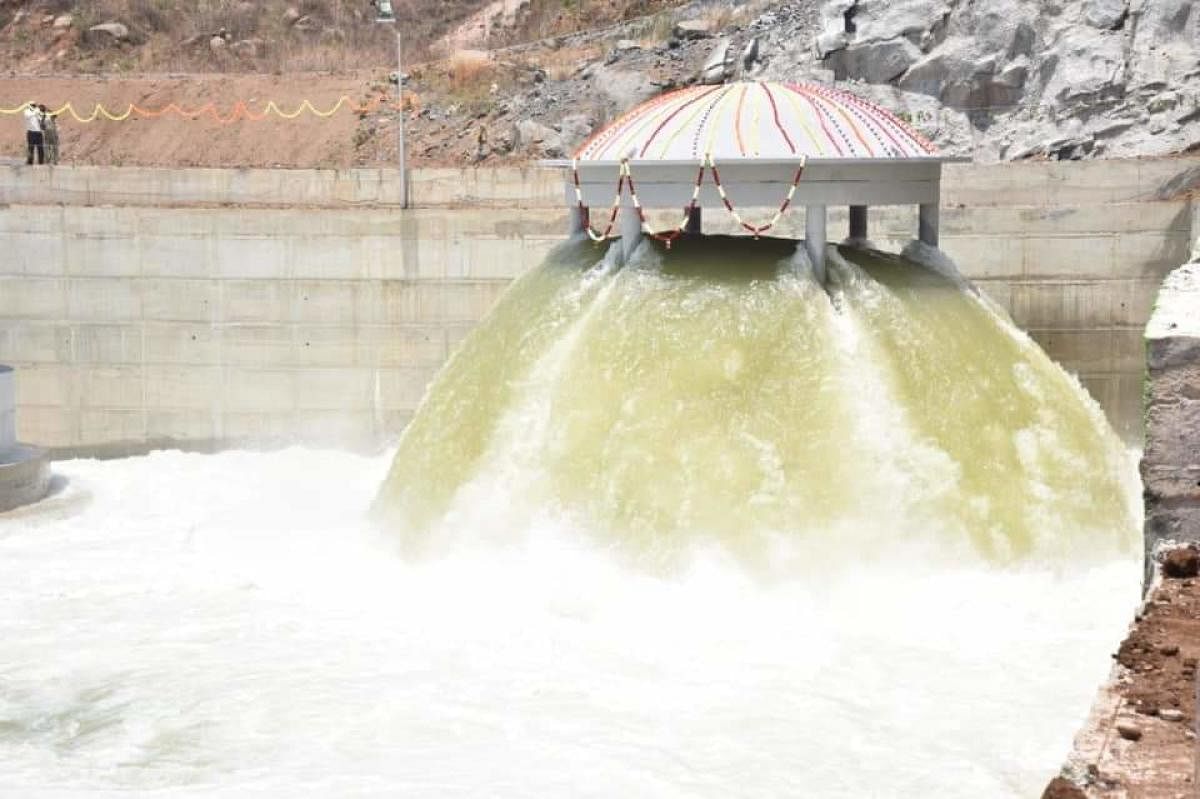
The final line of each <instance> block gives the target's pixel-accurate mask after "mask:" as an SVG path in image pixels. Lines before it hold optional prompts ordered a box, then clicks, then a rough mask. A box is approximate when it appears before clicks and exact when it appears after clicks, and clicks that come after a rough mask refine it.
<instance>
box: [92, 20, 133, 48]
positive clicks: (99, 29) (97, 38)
mask: <svg viewBox="0 0 1200 799" xmlns="http://www.w3.org/2000/svg"><path fill="white" fill-rule="evenodd" d="M88 40H89V41H92V42H96V43H100V42H109V43H118V42H124V41H128V40H129V28H128V27H126V26H125V25H124V24H123V23H120V22H102V23H100V24H99V25H93V26H92V27H90V28H88Z"/></svg>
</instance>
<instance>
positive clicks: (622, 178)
mask: <svg viewBox="0 0 1200 799" xmlns="http://www.w3.org/2000/svg"><path fill="white" fill-rule="evenodd" d="M804 164H805V159H804V157H803V156H801V157H800V165H799V166H798V167H797V168H796V174H795V176H794V177H793V178H792V185H791V187H790V188H789V189H788V193H787V197H785V198H784V200H783V204H782V205H780V206H779V210H778V211H776V212H775V215H774V216H773V217H771V221H770V222H767V223H766V224H765V225H751V224H750V223H749V222H746V221H745V220H744V219H742V216H741V214H739V213H738V212H737V210H736V209H735V208H734V207H733V203H732V202H731V201H730V199H729V195H728V194H727V193H726V192H725V187H724V186H723V185H722V184H721V173H720V172H719V171H718V170H717V162H716V160H715V159H714V158H713V157H712V154H711V153H710V154H708V155H706V156H705V157H704V158H702V159H700V171H699V172H698V173H697V174H696V183H695V185H694V186H693V187H692V199H691V200H690V201H689V202H688V204H687V206H686V207H685V208H684V213H683V220H682V221H681V222H680V223H679V225H678V226H676V227H675V228H674V229H672V230H665V231H656V230H654V229H653V228H651V227H650V223H649V222H647V221H646V211H645V209H644V208H643V207H642V202H641V200H640V199H638V195H637V187H636V185H635V184H634V182H633V172H632V171H631V170H630V168H629V159H628V158H622V159H621V166H620V167H619V168H618V170H617V195H616V198H615V199H614V200H613V204H612V208H611V209H610V211H609V215H608V224H607V225H606V226H605V228H604V232H603V233H597V232H596V231H595V230H594V229H593V228H592V225H591V222H590V221H589V220H588V219H587V216H586V215H587V206H586V205H584V204H583V188H582V186H581V185H580V181H579V159H575V160H573V161H572V162H571V177H572V180H573V181H574V184H575V203H576V205H577V207H578V209H579V213H580V215H581V216H583V227H584V230H586V231H587V234H588V237H589V238H590V239H591V240H592V241H594V242H597V243H599V242H602V241H607V240H608V239H609V238H612V231H613V228H614V227H615V226H616V222H617V214H618V213H619V212H620V209H621V192H622V191H623V190H624V188H625V184H626V183H628V184H629V196H630V198H631V200H632V201H633V208H634V211H635V212H636V213H637V215H638V221H639V222H640V223H641V227H642V231H643V232H645V233H646V235H648V236H650V237H651V238H653V239H655V240H657V241H662V242H666V245H667V249H670V248H671V243H672V242H673V241H675V239H677V238H679V237H680V236H681V235H683V233H684V232H685V231H686V229H687V224H688V221H689V219H690V218H691V215H692V212H693V211H695V210H696V208H697V207H698V203H699V200H700V190H701V188H702V187H703V185H704V173H705V171H707V170H709V169H711V170H712V176H713V183H714V184H715V185H716V187H717V193H718V194H719V195H720V196H721V202H722V203H724V205H725V209H726V210H727V211H729V214H730V215H731V216H732V217H733V221H735V222H737V223H738V225H740V226H741V227H742V228H744V229H745V230H747V231H749V232H750V233H751V234H752V235H753V236H754V238H756V239H757V238H758V237H759V236H761V235H762V234H763V233H765V232H767V231H768V230H770V229H771V228H773V227H775V225H777V224H779V220H780V219H782V218H783V215H784V214H785V213H787V210H788V208H789V207H791V204H792V198H793V197H795V195H796V188H797V187H798V186H799V185H800V178H801V177H803V175H804Z"/></svg>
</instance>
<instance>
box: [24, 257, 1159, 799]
mask: <svg viewBox="0 0 1200 799" xmlns="http://www.w3.org/2000/svg"><path fill="white" fill-rule="evenodd" d="M749 244H750V243H748V242H742V243H739V244H732V243H729V242H723V241H721V240H708V241H706V242H705V244H704V245H703V247H701V248H699V249H693V250H692V251H690V252H689V251H688V250H687V249H686V245H685V246H684V247H677V248H676V250H675V251H673V252H672V253H670V254H669V256H668V255H667V254H664V253H662V252H657V253H654V252H650V251H648V250H643V251H642V254H641V259H640V260H639V261H638V262H636V263H635V264H634V265H632V266H631V267H626V268H624V269H620V270H617V269H613V268H611V267H610V266H608V265H606V264H604V263H595V261H597V260H598V259H597V257H596V251H595V250H593V249H592V248H591V247H588V246H570V247H565V248H563V249H562V250H560V251H559V252H557V253H556V255H555V256H554V257H553V258H552V259H551V260H550V261H549V262H548V263H547V264H546V265H545V266H544V267H543V268H541V269H539V270H537V271H535V272H533V273H531V274H529V275H528V276H526V277H525V278H524V279H522V280H521V281H520V282H519V283H518V284H517V285H516V286H515V287H514V289H513V290H512V291H511V292H509V294H508V295H507V296H506V298H505V299H504V300H503V301H502V303H501V305H500V307H498V308H497V310H496V311H495V312H494V313H493V315H492V316H491V318H490V319H489V320H488V321H487V322H485V323H484V324H483V325H482V326H481V327H480V329H479V331H478V332H477V333H476V334H475V335H473V336H472V337H471V338H470V339H468V341H467V342H465V343H464V346H463V348H462V349H461V351H460V352H459V354H458V355H457V357H456V358H455V359H454V360H453V361H452V362H451V363H450V364H449V365H448V367H447V368H446V370H445V371H444V372H443V373H442V375H441V376H440V377H439V379H438V380H437V381H436V383H435V385H434V386H433V387H432V388H431V391H430V394H429V396H428V397H427V399H426V401H425V403H424V405H423V407H422V408H421V410H420V411H419V413H418V415H417V417H416V419H415V420H414V422H413V424H412V425H411V426H410V428H409V430H408V432H407V433H406V435H405V437H404V438H403V440H402V441H401V443H400V446H399V449H398V451H397V452H396V453H395V454H394V459H393V457H392V456H391V455H388V456H380V457H375V458H364V457H359V456H353V455H347V454H339V453H331V452H317V451H305V450H289V451H283V452H276V453H269V454H250V453H224V454H220V455H184V454H180V453H155V454H152V455H150V456H147V457H144V458H132V459H127V460H122V461H112V462H105V463H99V462H94V461H72V462H67V463H62V464H58V465H57V467H56V468H57V470H58V472H59V473H60V474H61V475H63V476H64V477H65V478H67V480H68V481H69V483H68V485H67V487H66V488H65V490H63V492H62V493H61V494H59V495H58V496H57V497H56V498H53V499H51V500H50V501H48V502H47V503H44V504H43V505H42V506H40V507H36V508H33V509H28V510H25V511H22V512H18V513H15V514H10V515H8V516H0V583H2V584H3V585H4V590H3V592H0V763H2V764H3V768H2V769H0V795H14V796H36V795H39V794H42V795H54V796H60V795H74V796H93V795H102V794H103V793H105V792H108V791H111V792H114V793H115V792H129V791H135V792H136V793H137V794H138V795H152V796H153V795H164V796H187V795H195V796H209V795H227V796H397V795H403V796H712V797H727V796H753V797H759V796H771V795H792V796H796V795H802V796H830V797H843V796H844V797H861V796H912V797H928V796H939V797H952V796H962V797H980V796H988V797H992V796H1014V797H1017V796H1031V795H1037V793H1038V792H1039V791H1040V786H1041V785H1042V784H1043V783H1044V782H1045V780H1046V779H1047V778H1048V777H1049V776H1051V775H1052V774H1053V773H1054V771H1055V770H1056V769H1057V766H1058V764H1059V762H1060V760H1061V758H1062V757H1063V755H1064V754H1065V753H1066V751H1067V750H1068V747H1069V743H1070V739H1071V735H1072V732H1073V731H1074V729H1075V728H1076V727H1077V726H1078V724H1079V721H1080V720H1081V718H1082V716H1083V714H1084V712H1085V711H1086V709H1087V707H1088V704H1089V702H1090V698H1091V696H1092V693H1093V691H1094V690H1095V687H1096V685H1097V684H1098V683H1099V681H1100V680H1101V679H1102V677H1103V675H1104V673H1105V671H1106V669H1107V664H1108V662H1109V659H1108V653H1109V652H1110V651H1111V649H1112V647H1113V646H1114V645H1115V643H1116V641H1117V640H1118V639H1119V637H1120V632H1121V629H1122V627H1123V624H1124V621H1125V619H1126V617H1127V615H1128V610H1129V608H1130V607H1131V606H1132V604H1133V602H1134V600H1135V598H1136V595H1137V589H1138V579H1139V576H1140V574H1139V569H1138V564H1137V561H1136V555H1135V547H1133V546H1132V543H1133V539H1134V536H1135V534H1136V520H1135V518H1134V512H1133V509H1134V508H1135V507H1136V502H1135V501H1136V494H1137V486H1136V481H1135V480H1134V479H1133V476H1132V472H1131V470H1130V468H1129V464H1128V459H1127V456H1126V454H1125V453H1124V452H1123V451H1122V450H1121V448H1120V446H1119V444H1118V443H1117V441H1116V439H1115V437H1114V436H1113V434H1112V433H1111V431H1109V430H1108V428H1107V426H1106V425H1105V423H1104V421H1103V418H1102V416H1101V415H1100V413H1099V411H1098V410H1097V409H1096V408H1095V406H1094V405H1093V404H1092V403H1091V402H1090V400H1088V399H1087V398H1086V397H1085V396H1084V394H1083V393H1082V392H1081V390H1080V389H1079V388H1078V386H1077V385H1076V384H1075V383H1074V382H1073V381H1072V380H1071V379H1070V378H1068V377H1067V376H1066V375H1064V374H1063V373H1062V372H1061V371H1060V370H1059V369H1058V368H1057V367H1055V366H1054V365H1053V364H1051V363H1050V362H1049V361H1048V360H1047V359H1046V358H1045V356H1044V355H1043V354H1042V353H1041V352H1040V351H1039V350H1038V349H1037V348H1036V347H1034V346H1033V345H1032V344H1030V343H1029V342H1028V341H1027V340H1026V338H1025V337H1024V336H1023V335H1021V334H1020V333H1018V332H1017V331H1015V330H1014V329H1012V327H1011V325H1009V324H1008V323H1007V321H1006V320H1004V319H1003V318H1002V317H1001V316H999V315H997V314H995V313H994V312H993V311H992V309H991V308H989V306H988V305H987V303H986V302H985V301H984V300H983V299H981V298H978V297H976V296H975V295H974V294H973V293H971V291H970V290H969V289H965V288H962V287H959V286H957V285H956V284H955V282H954V281H953V280H951V279H947V278H945V277H942V276H939V275H937V274H936V273H934V272H933V271H930V270H927V269H922V268H920V267H917V266H916V265H914V264H912V263H909V262H906V261H903V260H901V259H898V258H892V257H886V256H880V255H874V254H871V255H869V254H865V253H862V252H852V251H845V252H844V256H845V257H844V258H843V257H839V258H837V259H835V261H834V263H833V264H832V270H833V277H834V281H833V286H832V288H831V291H830V294H829V295H826V294H825V293H823V292H822V291H821V290H820V289H818V288H817V287H816V286H814V285H813V284H812V283H811V282H810V281H809V280H808V279H807V278H806V277H805V276H804V272H803V270H801V269H797V268H796V266H795V264H794V263H793V261H792V259H791V245H790V244H787V243H779V242H765V241H764V242H758V243H757V244H754V245H750V246H747V245H749ZM385 476H386V479H385ZM381 483H382V485H383V488H382V490H380V489H379V486H380V485H381ZM377 491H378V495H377ZM372 503H373V504H374V513H372V514H368V508H369V506H371V505H372Z"/></svg>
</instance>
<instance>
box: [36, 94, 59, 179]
mask: <svg viewBox="0 0 1200 799" xmlns="http://www.w3.org/2000/svg"><path fill="white" fill-rule="evenodd" d="M38 110H40V111H41V112H42V116H41V122H42V142H43V144H45V146H46V163H48V164H50V165H51V166H53V165H54V164H57V163H58V119H56V118H55V115H54V114H51V113H50V109H49V108H47V107H46V106H44V105H39V106H38Z"/></svg>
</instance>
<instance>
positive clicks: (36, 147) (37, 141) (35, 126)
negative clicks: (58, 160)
mask: <svg viewBox="0 0 1200 799" xmlns="http://www.w3.org/2000/svg"><path fill="white" fill-rule="evenodd" d="M25 145H26V151H27V154H26V156H25V163H26V164H28V165H31V166H32V165H33V155H34V152H35V151H36V152H37V162H38V163H39V164H44V163H46V141H45V139H44V138H43V135H42V112H41V110H40V109H38V107H37V105H36V104H35V103H30V104H29V105H27V106H25Z"/></svg>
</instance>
